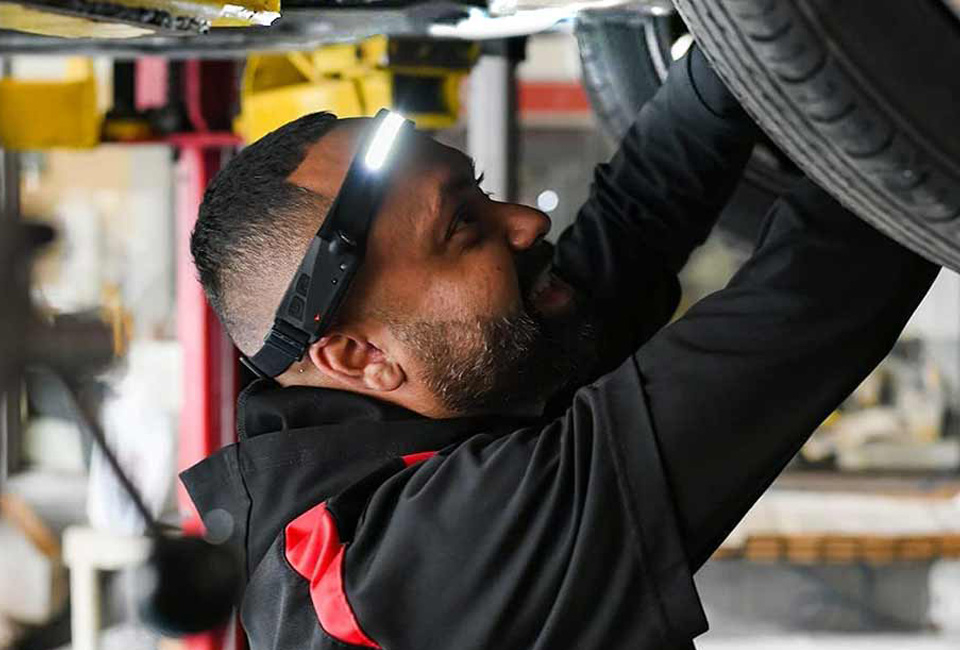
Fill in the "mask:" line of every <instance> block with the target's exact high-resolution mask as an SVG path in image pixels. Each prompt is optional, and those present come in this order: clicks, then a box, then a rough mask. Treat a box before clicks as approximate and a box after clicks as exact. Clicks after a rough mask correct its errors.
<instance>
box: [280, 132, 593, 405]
mask: <svg viewBox="0 0 960 650" xmlns="http://www.w3.org/2000/svg"><path fill="white" fill-rule="evenodd" d="M368 124H369V122H368V121H366V120H364V121H359V120H358V121H350V122H348V123H346V124H344V125H342V126H339V127H337V129H335V130H334V131H333V132H331V133H330V134H328V135H327V136H325V137H324V138H323V139H322V140H321V141H320V142H319V143H317V145H315V147H314V148H313V149H312V150H311V152H310V154H309V155H308V157H307V160H306V161H305V163H304V165H303V166H301V168H300V169H298V170H297V172H296V173H295V174H294V175H293V176H292V177H291V180H292V181H293V182H296V183H298V184H301V185H304V186H306V187H309V188H310V189H314V190H316V191H319V192H321V193H323V194H325V195H327V196H333V195H334V194H335V193H336V190H337V189H338V188H339V184H340V182H342V178H343V176H344V175H345V173H346V168H347V166H348V164H349V162H350V159H351V157H352V155H353V151H354V149H355V148H356V146H357V144H358V142H359V138H361V137H362V136H363V134H364V131H363V128H364V127H365V126H367V125H368ZM399 155H400V156H402V158H401V161H400V164H397V165H395V167H394V171H393V177H392V180H391V185H390V189H389V190H388V193H387V195H386V198H385V200H384V204H383V206H382V208H381V210H380V212H379V214H378V215H377V218H376V220H375V222H374V226H373V229H372V232H371V236H370V239H369V241H368V249H367V256H366V258H365V261H364V265H363V267H362V269H361V271H360V273H359V274H358V276H357V278H356V280H355V284H354V287H353V288H352V289H351V294H350V298H349V299H348V302H350V303H351V304H350V305H349V306H348V311H349V313H351V314H354V316H352V317H353V318H360V319H364V318H367V319H376V320H379V321H381V322H383V323H385V324H386V326H387V327H388V328H389V330H390V332H391V333H392V335H393V338H394V339H395V341H396V342H397V343H398V345H397V346H395V348H396V349H394V350H392V351H391V354H393V355H394V356H395V357H396V358H397V360H398V362H399V363H401V364H402V365H403V366H404V368H405V370H406V372H407V374H408V375H409V376H410V377H411V379H412V380H413V381H416V382H419V384H421V385H422V387H423V389H424V390H425V391H426V392H427V393H429V394H430V395H431V396H432V397H433V399H435V401H436V403H437V406H438V409H436V412H439V413H443V414H446V415H460V414H468V413H479V412H495V411H515V410H517V409H519V408H525V407H533V406H535V405H537V404H538V403H542V401H544V400H545V399H546V398H547V397H549V395H550V394H552V393H553V392H555V391H556V390H557V389H558V388H560V387H561V386H562V385H563V384H564V383H566V382H568V381H570V380H572V379H574V378H575V377H576V375H577V374H578V373H579V372H581V371H582V370H584V369H585V368H587V367H588V366H589V365H591V363H592V360H593V356H594V354H593V345H592V342H593V337H592V336H591V327H590V325H589V318H588V317H587V316H586V315H585V314H586V312H587V310H586V308H585V306H584V304H583V299H582V297H580V296H578V295H577V293H576V292H575V291H574V290H573V289H572V288H571V287H570V286H569V285H568V284H566V283H565V282H563V281H562V280H561V279H559V278H558V277H556V276H555V275H554V274H553V273H552V272H551V265H550V263H551V259H552V250H551V247H550V245H549V244H547V243H546V242H544V241H543V236H544V235H545V234H546V233H547V231H548V230H549V228H550V220H549V218H548V217H547V216H546V215H545V214H543V213H542V212H539V211H538V210H534V209H532V208H529V207H526V206H521V205H515V204H509V203H501V202H498V201H494V200H492V199H491V198H490V197H489V196H487V195H486V194H485V193H484V192H483V191H482V190H481V189H480V186H479V182H478V179H477V178H476V176H475V172H474V169H473V165H472V163H471V161H470V159H469V158H467V157H466V156H464V155H463V154H462V153H460V152H459V151H456V150H454V149H451V148H449V147H445V146H443V145H441V144H439V143H437V142H435V141H433V140H431V139H429V138H427V137H425V136H423V135H421V134H416V135H414V136H412V137H409V138H407V140H406V141H405V142H404V147H403V149H401V150H400V151H399ZM321 170H322V171H321ZM332 170H336V171H335V172H333V173H331V172H332ZM324 184H326V185H328V187H323V185H324Z"/></svg>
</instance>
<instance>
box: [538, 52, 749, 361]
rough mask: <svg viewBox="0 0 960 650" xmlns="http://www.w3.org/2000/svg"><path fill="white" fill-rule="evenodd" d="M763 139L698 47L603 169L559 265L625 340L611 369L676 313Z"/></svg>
mask: <svg viewBox="0 0 960 650" xmlns="http://www.w3.org/2000/svg"><path fill="white" fill-rule="evenodd" d="M756 133H757V132H756V127H755V126H754V125H753V124H752V122H750V120H749V119H748V118H747V116H746V114H745V113H744V112H743V110H742V109H741V108H740V107H739V105H738V104H737V103H736V100H735V99H734V98H733V96H732V95H731V94H730V93H729V92H728V91H727V89H726V88H725V87H724V86H723V84H722V82H721V81H720V80H719V78H718V77H717V76H716V75H715V74H714V73H713V71H712V70H711V69H710V68H709V66H708V65H707V63H706V60H705V59H704V58H703V55H702V54H701V53H700V51H699V50H698V49H697V48H696V47H694V48H692V49H691V51H690V52H689V53H688V54H687V55H686V56H685V57H684V58H683V59H681V60H679V61H677V62H676V63H674V65H673V67H672V68H671V69H670V74H669V75H668V77H667V81H666V82H665V83H664V85H663V86H662V87H661V88H660V90H659V91H658V92H657V94H656V95H655V96H654V98H653V99H651V100H650V101H649V102H648V103H647V104H646V105H645V106H644V107H643V110H641V111H640V114H639V116H638V118H637V121H636V122H635V123H634V125H633V126H632V127H631V128H630V130H629V131H628V132H627V134H626V136H624V139H623V142H622V144H621V146H620V150H619V151H618V152H617V154H616V155H615V156H614V158H613V160H612V161H611V162H610V163H608V164H603V165H599V166H598V167H597V170H596V174H595V180H594V185H593V187H592V191H591V195H590V198H589V200H588V201H587V202H586V204H584V206H583V207H582V208H581V210H580V212H579V214H578V216H577V219H576V222H575V223H574V224H573V225H572V226H570V227H569V228H568V229H567V230H566V231H565V232H564V233H563V234H562V235H561V237H560V239H559V242H558V245H557V250H556V254H555V262H556V268H557V270H558V271H559V273H560V274H561V275H562V276H563V277H564V278H565V279H566V280H567V281H568V282H570V283H571V284H573V285H574V286H576V287H578V288H579V289H581V290H582V291H583V292H584V293H586V294H587V295H590V296H591V297H592V298H593V299H594V300H595V301H596V303H597V304H596V307H597V308H598V309H599V310H600V312H601V314H600V315H601V318H602V319H603V320H605V321H606V322H605V323H604V325H609V326H610V327H611V329H613V330H614V331H612V332H605V335H606V336H608V337H612V338H613V339H616V342H615V344H611V346H612V347H613V348H614V349H615V353H614V354H613V357H614V358H611V359H609V360H608V362H607V365H608V366H609V365H610V364H611V363H612V364H614V365H616V364H617V363H619V362H620V361H622V360H623V359H625V358H626V357H627V356H628V355H629V354H630V352H632V351H633V350H635V349H636V348H637V346H638V345H639V344H640V343H641V342H642V341H643V340H646V339H647V338H648V337H649V336H650V334H652V333H653V332H655V331H657V330H658V329H659V328H660V327H662V326H663V325H664V324H665V323H666V322H667V321H668V320H669V318H670V316H671V315H672V314H673V311H674V309H676V306H677V302H678V300H679V295H680V290H679V284H678V282H677V279H676V274H677V272H678V271H679V270H680V268H681V267H682V266H683V265H684V263H685V262H686V260H687V257H688V256H689V255H690V252H691V251H692V250H693V249H694V248H695V247H696V246H698V245H699V244H701V243H702V242H703V240H704V239H706V237H707V235H708V234H709V233H710V230H711V229H712V228H713V226H714V223H715V222H716V220H717V217H718V216H719V214H720V211H721V209H722V208H723V206H724V204H725V203H726V201H727V200H728V199H729V197H730V194H731V192H732V191H733V188H734V187H735V185H736V184H737V181H738V180H739V179H740V176H741V174H742V171H743V167H744V165H745V163H746V161H747V158H748V157H749V155H750V151H751V149H752V146H753V143H754V140H755V135H756ZM606 352H607V356H610V353H611V351H610V350H607V351H606ZM605 369H609V368H605Z"/></svg>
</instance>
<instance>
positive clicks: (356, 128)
mask: <svg viewBox="0 0 960 650" xmlns="http://www.w3.org/2000/svg"><path fill="white" fill-rule="evenodd" d="M371 123H372V120H371V119H369V118H357V119H347V120H341V121H340V122H339V123H338V124H337V126H336V127H334V128H333V129H332V130H331V131H330V132H329V133H327V134H325V135H324V136H323V137H322V138H320V140H318V141H317V142H315V143H313V144H312V145H310V147H309V148H308V149H307V153H306V156H305V157H304V159H303V162H302V163H301V164H300V166H299V167H297V169H296V170H295V171H294V172H293V173H292V174H291V175H290V181H291V182H292V183H295V184H297V185H300V186H302V187H305V188H307V189H309V190H312V191H314V192H317V193H319V194H321V195H323V196H327V197H330V198H333V197H334V196H336V194H337V192H339V191H340V186H341V185H342V184H343V179H344V177H345V176H346V174H347V169H348V167H349V166H350V161H351V160H352V159H353V156H354V155H355V154H356V152H357V150H358V149H359V147H360V146H361V144H362V143H363V141H364V139H365V138H366V137H367V136H368V135H369V133H370V126H371ZM396 155H397V157H398V159H399V163H400V164H398V165H396V166H395V168H394V169H395V172H394V176H398V175H404V176H407V175H408V174H411V173H414V172H415V173H416V174H418V176H420V177H421V178H424V179H427V178H431V177H436V178H437V180H440V181H442V180H443V179H444V178H445V177H446V176H448V175H449V174H450V172H451V170H452V169H453V168H455V167H457V166H458V165H463V164H465V163H468V161H469V159H468V158H467V157H466V156H465V155H464V154H463V153H461V152H460V151H457V150H456V149H453V148H451V147H448V146H446V145H442V144H440V143H439V142H437V141H436V140H434V139H433V138H431V137H429V136H428V135H426V134H424V133H421V132H419V131H415V132H413V133H412V134H410V136H409V137H406V138H405V139H404V141H403V146H402V148H401V149H399V150H398V151H397V152H396Z"/></svg>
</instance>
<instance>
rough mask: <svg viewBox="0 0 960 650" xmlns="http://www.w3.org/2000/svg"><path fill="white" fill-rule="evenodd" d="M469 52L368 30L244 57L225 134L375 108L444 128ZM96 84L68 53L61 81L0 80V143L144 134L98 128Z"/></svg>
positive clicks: (252, 133) (452, 119)
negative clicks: (355, 37) (361, 35)
mask: <svg viewBox="0 0 960 650" xmlns="http://www.w3.org/2000/svg"><path fill="white" fill-rule="evenodd" d="M478 53H479V47H478V46H477V45H476V44H474V43H469V42H465V41H429V40H425V39H417V38H388V37H385V36H377V37H374V38H371V39H368V40H366V41H363V42H361V43H359V44H352V43H351V44H335V45H327V46H324V47H321V48H319V49H317V50H314V51H311V52H290V53H283V54H258V55H253V56H250V57H249V58H248V60H247V64H246V67H245V70H244V74H243V78H242V81H241V89H240V108H241V111H240V114H239V116H238V117H237V118H236V120H235V122H234V131H236V133H237V134H238V135H240V136H241V137H242V138H243V139H244V140H245V141H247V142H253V141H254V140H257V139H259V138H260V137H262V136H263V135H265V134H266V133H268V132H270V131H272V130H273V129H275V128H277V127H279V126H280V125H282V124H285V123H286V122H289V121H290V120H293V119H296V118H298V117H300V116H301V115H305V114H307V113H311V112H314V111H330V112H332V113H335V114H337V115H338V116H339V117H362V116H371V115H374V114H375V113H376V112H377V111H378V110H379V109H380V108H383V107H387V108H392V109H394V110H397V111H400V112H402V113H404V114H405V115H406V116H407V117H409V118H410V119H412V120H414V121H415V122H416V124H417V126H418V127H419V128H421V129H426V130H435V129H441V128H445V127H448V126H451V125H453V124H454V123H456V120H457V116H458V113H459V109H460V99H459V95H460V92H459V91H460V84H461V82H462V81H463V79H464V77H465V76H466V75H467V74H468V73H469V71H470V68H471V66H472V65H473V63H474V62H475V60H476V57H477V55H478ZM96 88H97V84H96V79H95V78H94V74H93V65H92V63H91V61H90V60H89V59H80V58H77V59H71V60H70V62H69V65H68V74H67V77H66V78H65V79H62V80H56V81H51V80H43V81H39V80H25V79H18V78H16V77H7V78H0V147H4V148H8V149H13V150H26V149H46V148H51V147H93V146H95V145H97V144H98V143H99V142H100V140H101V134H102V131H105V135H106V137H108V138H109V139H111V140H117V139H121V140H126V139H134V140H136V139H142V138H147V137H149V136H150V133H149V130H147V131H146V132H142V133H141V130H142V128H140V127H138V128H140V130H135V131H134V132H133V133H132V134H131V133H128V132H127V131H128V130H129V129H128V125H126V124H125V123H119V122H117V121H115V120H114V121H113V122H111V123H110V124H108V125H107V128H103V124H104V121H103V116H102V115H101V114H100V113H99V112H98V110H97V97H96ZM135 126H136V125H135ZM120 128H122V129H126V130H124V131H123V133H119V132H117V129H120ZM143 128H145V127H143Z"/></svg>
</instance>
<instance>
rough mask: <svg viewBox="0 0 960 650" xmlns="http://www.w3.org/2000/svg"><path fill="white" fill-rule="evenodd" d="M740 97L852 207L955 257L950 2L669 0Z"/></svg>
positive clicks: (958, 209) (956, 176)
mask: <svg viewBox="0 0 960 650" xmlns="http://www.w3.org/2000/svg"><path fill="white" fill-rule="evenodd" d="M675 3H676V6H677V8H678V9H679V11H680V14H681V15H682V17H683V19H684V21H685V22H686V24H687V25H688V26H689V27H690V29H691V31H692V32H693V34H694V35H695V36H696V38H697V41H698V42H699V43H700V46H701V48H703V50H704V53H705V54H706V55H707V57H708V58H709V59H710V60H711V62H712V63H713V66H714V68H715V69H716V70H717V72H718V73H719V74H720V76H721V77H722V78H723V79H724V81H725V82H726V83H727V85H728V86H729V87H730V89H731V90H732V91H733V92H734V93H735V94H736V95H737V96H738V98H739V99H740V101H741V103H742V104H743V106H744V108H746V110H747V111H748V112H749V113H750V114H751V115H752V116H753V117H754V119H756V121H757V122H758V124H759V125H760V126H761V127H762V128H763V129H764V130H765V131H766V133H767V134H768V135H769V136H770V138H771V139H772V140H773V141H774V142H776V143H777V145H779V147H780V148H781V149H782V150H783V151H785V152H786V153H787V154H788V155H789V156H790V157H791V158H792V159H793V160H794V161H795V162H796V163H797V165H798V166H799V167H800V168H802V169H803V170H804V171H805V172H806V173H807V174H808V175H809V176H810V177H811V178H813V179H814V180H815V181H816V182H817V183H818V184H820V185H821V186H822V187H824V189H826V190H827V191H829V192H830V193H831V194H833V195H834V196H835V197H836V198H837V199H838V200H840V201H841V202H842V203H843V204H845V205H846V206H847V207H848V208H849V209H850V210H852V211H853V212H855V213H856V214H858V215H859V216H861V217H862V218H864V219H865V220H867V221H868V222H870V223H871V224H873V225H874V226H875V227H877V228H878V229H879V230H881V231H883V232H885V233H886V234H887V235H889V236H890V237H892V238H893V239H895V240H897V241H899V242H901V243H902V244H904V245H905V246H907V247H909V248H911V249H913V250H914V251H916V252H918V253H920V254H921V255H924V256H925V257H927V258H928V259H930V260H933V261H935V262H938V263H940V264H943V265H946V266H949V267H951V268H953V269H955V270H958V269H960V74H958V73H957V66H958V65H960V15H957V14H955V13H953V12H952V11H951V10H950V9H949V8H948V6H947V5H948V3H947V1H946V0H912V1H910V2H904V1H903V0H859V1H858V0H847V1H840V0H723V1H720V0H675Z"/></svg>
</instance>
